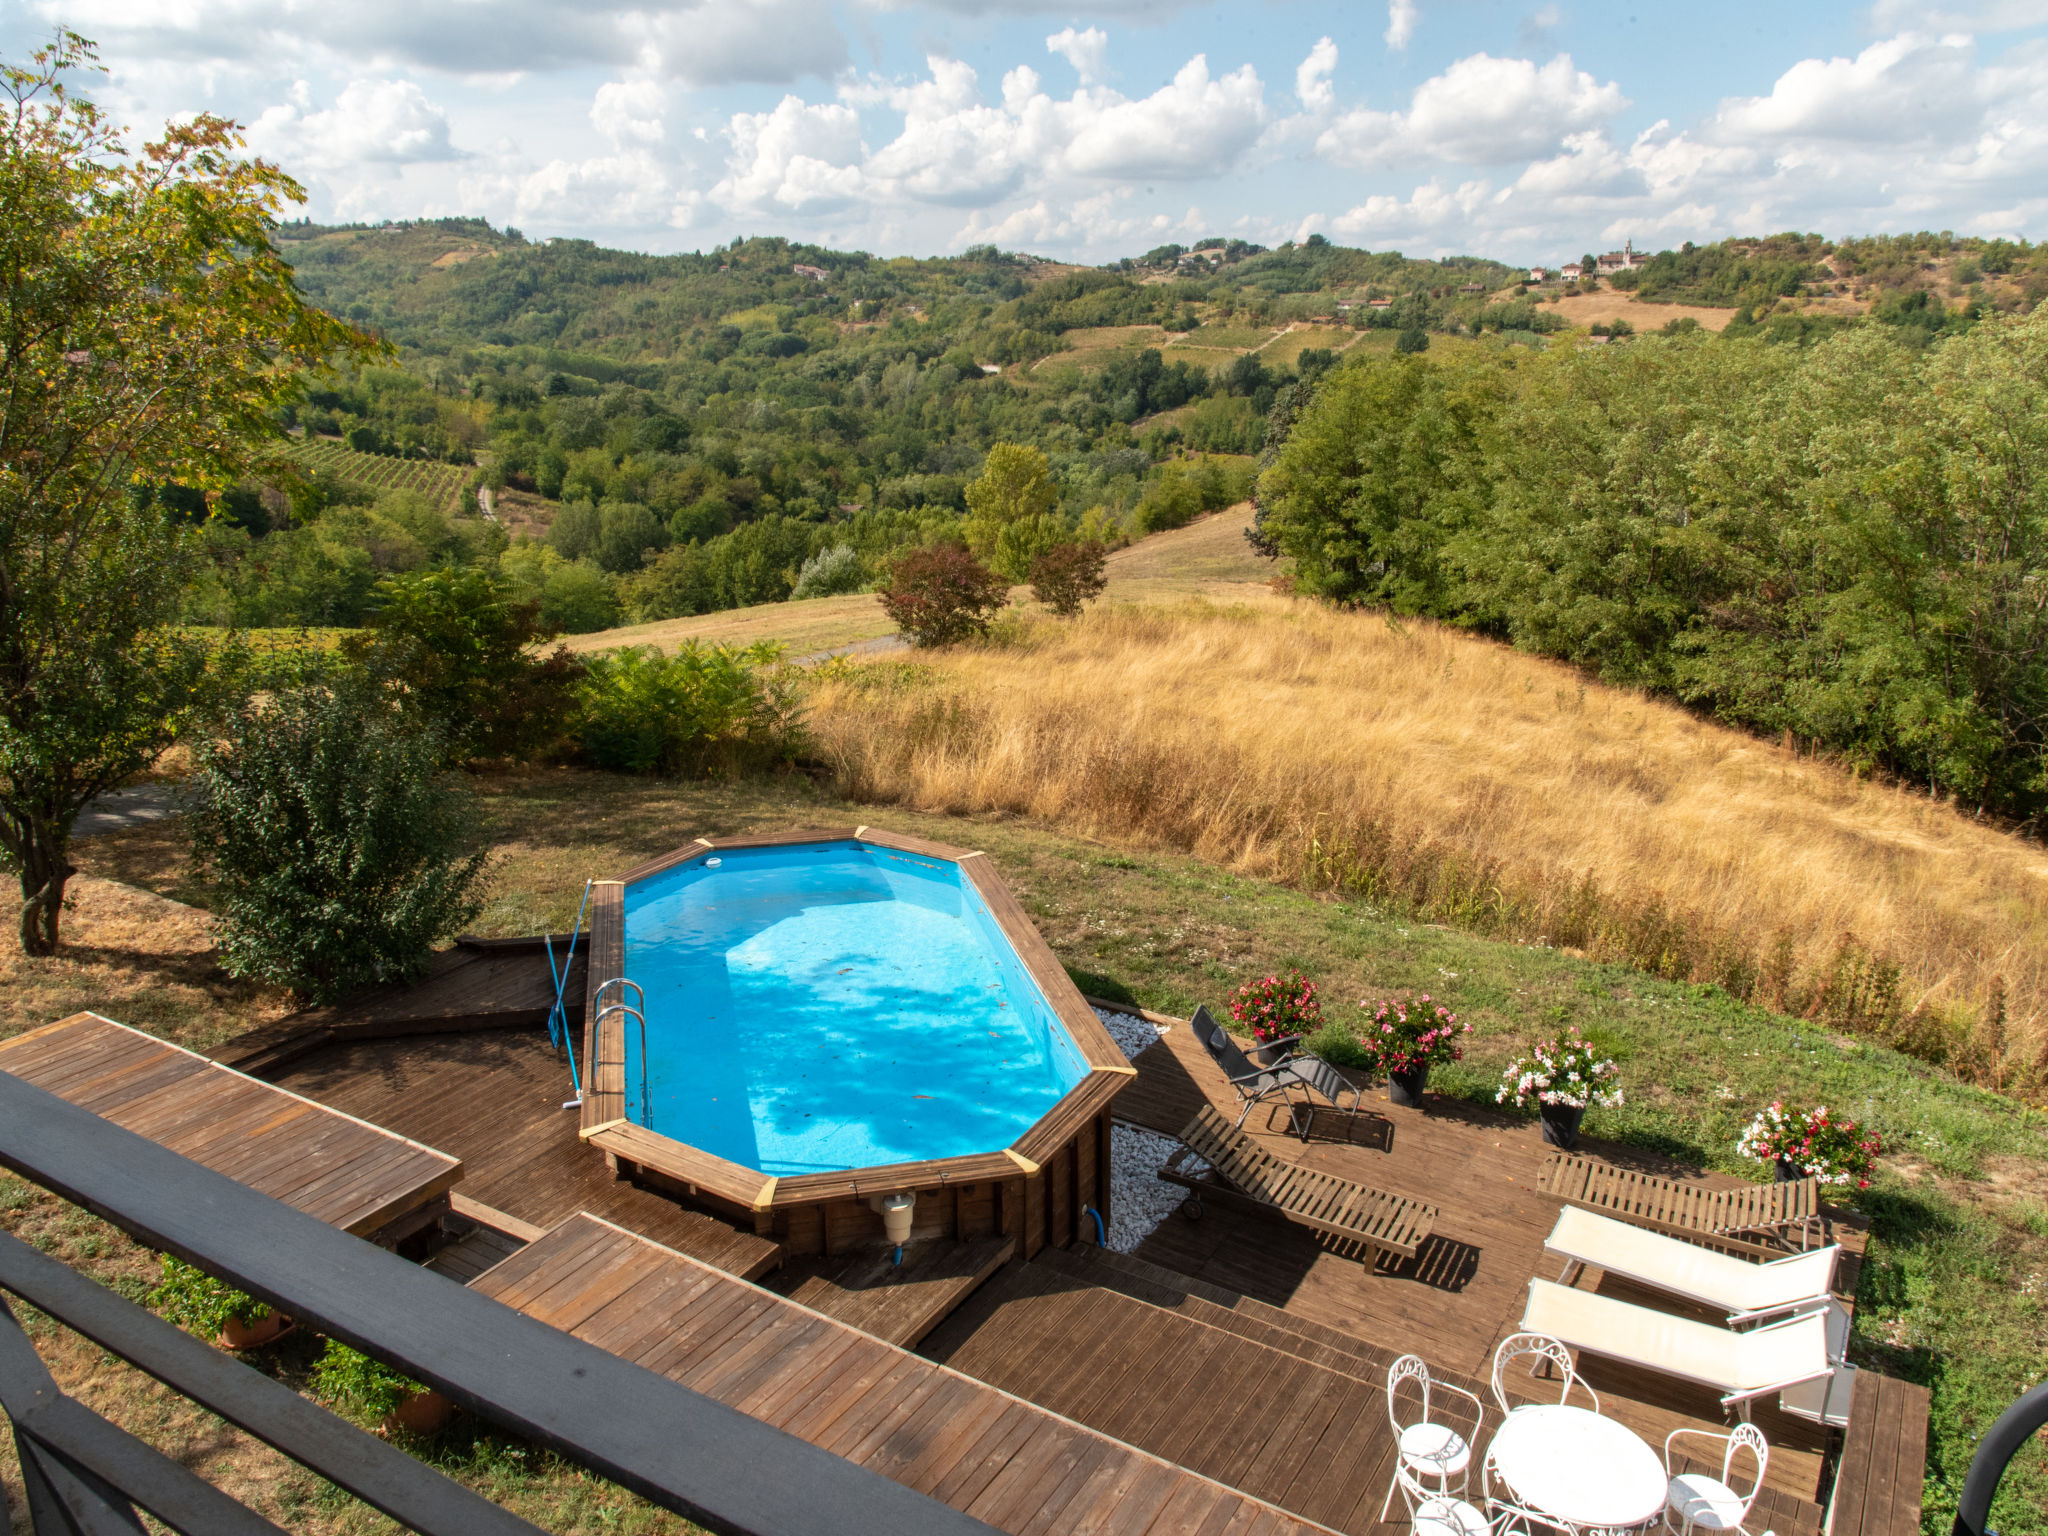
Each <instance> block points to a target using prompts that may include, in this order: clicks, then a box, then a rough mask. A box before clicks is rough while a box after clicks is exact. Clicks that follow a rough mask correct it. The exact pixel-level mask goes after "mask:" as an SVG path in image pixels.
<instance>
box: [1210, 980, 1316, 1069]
mask: <svg viewBox="0 0 2048 1536" xmlns="http://www.w3.org/2000/svg"><path fill="white" fill-rule="evenodd" d="M1230 1016H1231V1017H1232V1018H1233V1019H1235V1020H1237V1022H1238V1023H1240V1024H1242V1025H1243V1026H1244V1027H1245V1028H1246V1029H1248V1030H1250V1031H1251V1033H1252V1038H1253V1039H1254V1040H1256V1041H1258V1042H1259V1046H1260V1049H1258V1050H1256V1051H1254V1052H1253V1053H1252V1055H1253V1056H1254V1058H1256V1059H1257V1061H1258V1063H1259V1065H1260V1066H1262V1067H1270V1066H1272V1065H1273V1064H1274V1063H1275V1062H1277V1061H1278V1060H1280V1058H1281V1057H1283V1056H1285V1055H1286V1054H1287V1048H1288V1047H1289V1046H1291V1045H1292V1044H1294V1042H1295V1041H1297V1040H1299V1039H1300V1038H1301V1037H1302V1036H1303V1035H1312V1034H1314V1033H1315V1032H1316V1031H1317V1030H1319V1029H1321V1028H1322V1027H1323V1005H1322V1004H1321V1003H1320V1002H1319V1001H1317V999H1316V984H1315V983H1314V982H1312V981H1310V980H1309V979H1308V978H1307V977H1306V976H1304V975H1302V974H1301V972H1299V971H1289V972H1288V973H1287V974H1286V975H1284V976H1265V977H1262V978H1260V979H1259V980H1257V981H1248V982H1246V983H1245V984H1244V985H1243V986H1241V987H1239V988H1238V989H1237V990H1236V991H1235V992H1233V993H1231V995H1230Z"/></svg>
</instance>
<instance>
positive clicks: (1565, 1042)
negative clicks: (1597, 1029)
mask: <svg viewBox="0 0 2048 1536" xmlns="http://www.w3.org/2000/svg"><path fill="white" fill-rule="evenodd" d="M1620 1073H1621V1068H1619V1067H1617V1066H1616V1065H1615V1064H1614V1063H1613V1061H1611V1060H1606V1059H1603V1058H1601V1057H1598V1056H1596V1055H1594V1054H1593V1042H1592V1041H1590V1040H1588V1039H1586V1038H1585V1036H1583V1035H1581V1034H1580V1033H1579V1031H1578V1026H1577V1025H1567V1026H1566V1028H1565V1032H1564V1033H1563V1034H1561V1035H1554V1036H1552V1037H1551V1038H1550V1039H1548V1040H1539V1041H1537V1042H1536V1046H1535V1049H1533V1050H1531V1051H1530V1052H1529V1054H1528V1055H1526V1056H1523V1057H1520V1058H1518V1059H1517V1060H1515V1061H1511V1062H1509V1063H1508V1065H1507V1070H1506V1071H1504V1072H1502V1073H1501V1077H1500V1092H1498V1093H1496V1094H1495V1095H1494V1096H1493V1097H1494V1102H1495V1103H1498V1104H1505V1103H1507V1102H1508V1101H1509V1100H1510V1099H1512V1100H1513V1101H1514V1102H1515V1103H1517V1104H1527V1103H1528V1102H1529V1101H1530V1100H1531V1099H1534V1100H1535V1101H1536V1102H1537V1103H1539V1104H1563V1105H1566V1106H1568V1107H1570V1108H1572V1109H1592V1108H1601V1109H1609V1108H1615V1107H1618V1106H1619V1105H1620V1103H1621V1084H1620V1083H1619V1082H1617V1081H1616V1080H1615V1079H1616V1078H1617V1077H1618V1076H1619V1075H1620Z"/></svg>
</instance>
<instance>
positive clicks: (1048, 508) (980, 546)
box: [962, 443, 1059, 579]
mask: <svg viewBox="0 0 2048 1536" xmlns="http://www.w3.org/2000/svg"><path fill="white" fill-rule="evenodd" d="M1051 470H1052V466H1051V465H1050V464H1049V463H1048V462H1047V460H1046V457H1045V454H1044V453H1043V452H1042V451H1041V450H1039V449H1037V448H1032V447H1028V446H1026V445H1024V444H1021V443H997V444H996V445H995V446H994V447H992V448H991V449H989V451H988V459H987V461H986V462H985V463H984V464H983V465H982V470H981V474H980V475H979V476H978V477H977V478H976V479H975V480H974V482H973V483H972V484H971V485H969V486H968V487H967V521H966V524H965V525H964V527H963V529H962V532H963V533H964V535H965V536H966V539H967V547H968V548H969V549H971V550H973V551H974V553H975V554H977V555H979V556H980V557H981V558H983V559H984V560H986V559H987V558H989V557H990V556H991V555H993V554H994V553H995V552H996V547H997V541H998V540H999V539H1000V538H1001V537H1002V535H1003V531H1004V530H1005V529H1006V528H1009V527H1010V526H1011V525H1012V524H1016V523H1023V522H1027V520H1034V526H1035V520H1037V519H1041V518H1045V517H1048V516H1049V515H1050V514H1051V513H1052V510H1053V508H1054V507H1055V506H1056V505H1057V504H1058V500H1059V494H1058V492H1057V491H1056V490H1055V489H1054V487H1053V482H1052V473H1051ZM1044 547H1045V548H1050V547H1051V544H1050V542H1048V543H1047V544H1046V545H1045V546H1044ZM1032 553H1033V554H1034V556H1035V554H1036V553H1038V551H1037V550H1034V551H1033V552H1032ZM1027 569H1028V561H1027ZM1020 579H1021V578H1020Z"/></svg>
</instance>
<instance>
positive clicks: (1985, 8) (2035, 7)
mask: <svg viewBox="0 0 2048 1536" xmlns="http://www.w3.org/2000/svg"><path fill="white" fill-rule="evenodd" d="M1870 25H1871V27H1872V29H1873V30H1875V31H1879V32H1888V31H1890V30H1892V29H1893V28H1903V29H1910V28H1914V27H1925V28H1939V29H1940V30H1942V31H1944V32H2018V31H2021V30H2023V29H2025V28H2027V27H2048V0H1980V3H1978V4H1976V5H1934V6H1930V5H1928V4H1926V3H1925V0H1877V4H1875V5H1873V6H1872V7H1871V8H1870Z"/></svg>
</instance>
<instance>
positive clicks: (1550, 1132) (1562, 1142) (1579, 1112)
mask: <svg viewBox="0 0 2048 1536" xmlns="http://www.w3.org/2000/svg"><path fill="white" fill-rule="evenodd" d="M1540 1109H1541V1112H1542V1115H1543V1143H1544V1145H1545V1146H1550V1147H1562V1148H1564V1150H1565V1151H1567V1152H1569V1151H1571V1150H1572V1149H1573V1148H1574V1147H1576V1146H1578V1144H1579V1122H1580V1121H1582V1120H1584V1119H1585V1118H1586V1111H1585V1110H1584V1109H1582V1108H1581V1107H1579V1106H1578V1105H1576V1104H1544V1105H1541V1106H1540Z"/></svg>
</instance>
